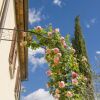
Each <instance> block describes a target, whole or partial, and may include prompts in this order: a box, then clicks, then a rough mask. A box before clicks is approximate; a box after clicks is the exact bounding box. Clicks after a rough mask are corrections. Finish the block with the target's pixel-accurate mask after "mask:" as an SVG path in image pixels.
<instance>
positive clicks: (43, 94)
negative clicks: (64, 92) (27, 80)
mask: <svg viewBox="0 0 100 100" xmlns="http://www.w3.org/2000/svg"><path fill="white" fill-rule="evenodd" d="M23 100H55V99H54V98H53V96H52V95H50V93H49V91H45V90H44V89H38V90H37V91H35V92H33V93H31V94H29V95H28V96H26V97H24V99H23Z"/></svg>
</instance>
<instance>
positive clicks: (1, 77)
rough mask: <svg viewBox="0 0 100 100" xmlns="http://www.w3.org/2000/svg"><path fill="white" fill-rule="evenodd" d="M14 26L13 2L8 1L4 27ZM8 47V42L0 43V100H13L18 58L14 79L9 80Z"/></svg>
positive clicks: (11, 0) (11, 27)
mask: <svg viewBox="0 0 100 100" xmlns="http://www.w3.org/2000/svg"><path fill="white" fill-rule="evenodd" d="M1 1H3V0H0V3H1ZM0 6H1V4H0ZM15 26H16V24H15V13H14V4H13V0H10V3H9V8H8V11H7V16H6V20H5V23H4V27H5V28H10V29H13V28H14V27H15ZM3 33H8V34H10V35H11V36H12V34H11V32H10V33H9V32H8V31H4V30H3ZM2 38H3V37H2ZM10 46H11V42H10V41H0V100H15V96H14V88H15V80H16V72H17V66H18V56H17V63H16V70H15V74H14V78H13V79H10V73H9V62H8V58H9V52H10Z"/></svg>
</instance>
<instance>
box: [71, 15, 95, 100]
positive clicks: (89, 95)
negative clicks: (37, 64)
mask: <svg viewBox="0 0 100 100" xmlns="http://www.w3.org/2000/svg"><path fill="white" fill-rule="evenodd" d="M72 45H73V48H74V49H75V50H76V55H77V61H78V63H79V69H80V72H81V73H83V74H84V75H85V76H86V77H87V79H88V81H87V83H86V93H85V96H84V98H85V100H94V92H93V84H92V72H91V68H90V63H89V60H88V56H87V51H86V46H85V41H84V38H83V35H82V31H81V26H80V18H79V16H77V17H76V18H75V32H74V37H73V38H72Z"/></svg>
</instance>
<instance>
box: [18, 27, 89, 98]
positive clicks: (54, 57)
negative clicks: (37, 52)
mask: <svg viewBox="0 0 100 100" xmlns="http://www.w3.org/2000/svg"><path fill="white" fill-rule="evenodd" d="M23 35H24V36H25V37H26V40H25V41H23V42H21V44H20V45H21V46H27V47H29V48H31V49H36V48H39V47H42V48H45V52H46V55H45V59H46V60H47V62H48V65H49V69H48V70H47V71H46V74H47V75H48V77H49V82H48V83H47V86H48V88H49V91H50V93H51V94H52V95H53V96H54V98H55V99H57V100H84V99H85V98H84V95H85V89H86V87H85V86H86V82H87V78H86V77H85V76H84V75H83V74H82V73H81V72H80V70H79V64H78V62H77V59H76V56H77V55H75V49H73V47H72V45H71V43H70V40H69V35H67V36H66V37H65V38H64V37H62V36H61V34H60V31H59V29H58V28H57V29H53V28H52V26H49V27H48V28H45V29H44V28H42V27H40V26H37V27H35V28H34V29H32V30H30V32H29V33H28V35H27V36H26V34H25V33H23ZM86 61H87V60H86V59H85V58H84V59H83V62H86Z"/></svg>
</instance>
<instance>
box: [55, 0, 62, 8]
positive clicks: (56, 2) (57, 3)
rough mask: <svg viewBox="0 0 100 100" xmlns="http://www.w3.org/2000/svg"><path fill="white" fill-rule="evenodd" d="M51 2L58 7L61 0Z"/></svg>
mask: <svg viewBox="0 0 100 100" xmlns="http://www.w3.org/2000/svg"><path fill="white" fill-rule="evenodd" d="M53 3H54V4H55V5H57V6H59V7H61V4H62V1H61V0H53Z"/></svg>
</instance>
